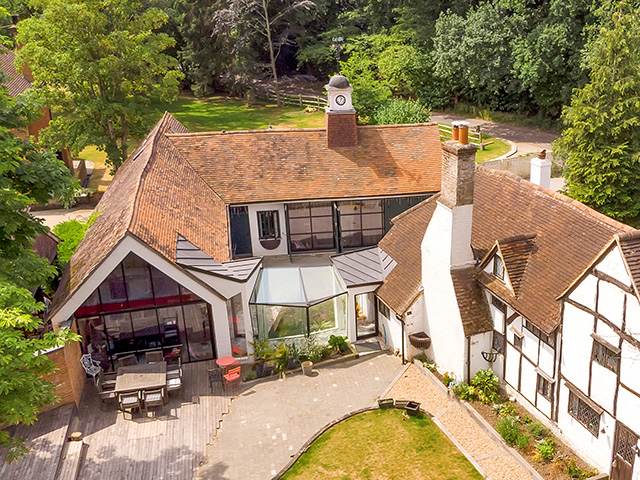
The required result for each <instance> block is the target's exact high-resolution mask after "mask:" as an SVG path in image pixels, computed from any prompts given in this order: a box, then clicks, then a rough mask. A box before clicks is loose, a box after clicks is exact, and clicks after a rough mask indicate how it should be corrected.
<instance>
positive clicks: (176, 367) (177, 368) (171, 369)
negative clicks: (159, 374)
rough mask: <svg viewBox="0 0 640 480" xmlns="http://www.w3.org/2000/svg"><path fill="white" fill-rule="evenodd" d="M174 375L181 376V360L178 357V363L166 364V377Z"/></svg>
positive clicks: (173, 376)
mask: <svg viewBox="0 0 640 480" xmlns="http://www.w3.org/2000/svg"><path fill="white" fill-rule="evenodd" d="M176 375H178V376H180V377H182V360H181V359H180V357H178V363H172V364H169V365H167V378H175V377H176Z"/></svg>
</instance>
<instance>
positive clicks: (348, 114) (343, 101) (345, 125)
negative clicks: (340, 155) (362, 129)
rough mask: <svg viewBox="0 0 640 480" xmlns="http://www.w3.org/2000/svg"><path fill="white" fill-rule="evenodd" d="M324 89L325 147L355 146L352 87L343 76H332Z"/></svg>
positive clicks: (356, 129) (356, 128) (356, 136)
mask: <svg viewBox="0 0 640 480" xmlns="http://www.w3.org/2000/svg"><path fill="white" fill-rule="evenodd" d="M325 88H326V89H327V95H328V98H327V107H326V108H325V121H326V128H327V147H329V148H345V147H355V146H357V145H358V127H357V125H356V111H355V109H354V108H353V104H352V103H351V92H353V87H351V84H350V83H349V80H347V78H346V77H345V76H343V75H334V76H333V77H332V78H331V80H329V83H328V84H327V85H325Z"/></svg>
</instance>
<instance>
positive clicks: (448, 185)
mask: <svg viewBox="0 0 640 480" xmlns="http://www.w3.org/2000/svg"><path fill="white" fill-rule="evenodd" d="M475 160H476V147H475V146H474V145H471V144H466V145H462V144H460V143H458V142H457V141H454V140H449V141H447V142H444V143H443V144H442V191H441V192H442V193H441V197H440V200H441V201H442V202H443V203H444V204H445V205H447V206H449V207H455V206H462V205H472V204H473V176H474V172H475V166H476V162H475Z"/></svg>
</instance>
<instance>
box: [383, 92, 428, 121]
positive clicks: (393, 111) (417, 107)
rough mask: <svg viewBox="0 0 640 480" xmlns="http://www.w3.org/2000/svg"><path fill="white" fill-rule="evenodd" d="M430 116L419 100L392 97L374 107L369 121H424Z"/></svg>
mask: <svg viewBox="0 0 640 480" xmlns="http://www.w3.org/2000/svg"><path fill="white" fill-rule="evenodd" d="M430 118H431V113H430V112H429V110H427V108H426V107H425V106H424V105H422V104H421V103H420V102H418V101H416V100H402V99H398V98H394V99H391V100H387V101H386V102H384V103H383V104H382V105H380V106H379V107H378V108H377V109H376V111H375V112H374V114H373V116H372V117H371V123H373V124H376V125H393V124H401V123H424V122H428V121H429V119H430Z"/></svg>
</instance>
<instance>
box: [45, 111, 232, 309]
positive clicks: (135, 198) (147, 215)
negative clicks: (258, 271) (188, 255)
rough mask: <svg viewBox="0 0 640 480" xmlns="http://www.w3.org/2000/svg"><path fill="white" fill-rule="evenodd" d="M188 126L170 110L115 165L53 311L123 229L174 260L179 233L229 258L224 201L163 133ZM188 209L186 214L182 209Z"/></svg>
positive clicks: (122, 234) (219, 256)
mask: <svg viewBox="0 0 640 480" xmlns="http://www.w3.org/2000/svg"><path fill="white" fill-rule="evenodd" d="M168 131H172V132H186V131H187V129H186V128H185V127H184V126H183V125H182V124H180V122H178V121H177V120H176V119H174V118H173V117H172V116H171V115H169V114H168V113H165V115H164V116H163V117H162V119H161V120H160V121H159V122H158V123H157V124H156V126H155V127H154V128H153V130H151V132H150V133H149V135H148V136H147V137H146V138H145V139H144V140H143V141H142V143H141V144H140V146H139V147H138V149H137V150H136V151H135V152H133V153H132V154H131V155H130V156H129V158H128V159H127V161H126V162H125V163H124V164H123V165H122V166H121V167H120V168H119V169H118V172H117V173H116V175H115V177H114V179H113V181H112V182H111V185H110V186H109V188H108V189H107V191H106V192H105V194H104V195H103V197H102V199H101V200H100V203H98V206H97V207H96V210H97V211H98V212H99V215H98V218H97V219H96V221H95V222H94V224H93V225H92V226H91V228H90V229H89V231H88V232H87V235H86V237H85V238H84V239H83V240H82V242H80V245H78V249H77V250H76V252H75V253H74V255H73V256H72V257H71V260H70V262H69V264H68V265H67V268H66V270H65V272H64V274H63V275H62V279H61V281H60V286H59V287H58V290H57V291H56V295H55V297H54V300H53V309H52V313H51V315H53V314H54V313H55V312H56V311H57V310H58V309H59V308H60V307H61V306H62V305H63V304H64V303H66V301H67V300H68V299H69V297H70V296H71V294H72V293H73V292H74V291H75V290H76V289H77V288H78V287H79V286H80V285H81V284H82V283H83V282H84V281H85V280H86V279H87V278H88V276H89V275H90V274H91V273H92V272H93V271H94V270H95V269H96V268H97V267H98V266H99V265H100V264H101V263H102V261H103V260H104V259H105V258H106V256H107V255H108V254H109V253H110V252H111V251H112V250H113V249H114V248H115V247H116V245H117V244H118V243H119V242H120V241H121V240H122V239H123V238H124V237H125V235H127V234H132V235H134V236H136V237H138V238H139V239H140V240H142V241H143V242H144V243H146V244H147V245H148V246H149V247H151V248H153V249H154V250H156V251H157V252H159V253H160V254H162V255H164V256H165V257H166V258H167V259H168V260H170V261H172V262H175V254H176V241H177V237H178V234H183V235H185V236H188V237H189V238H190V239H191V241H192V242H193V243H195V244H197V245H198V247H199V248H200V249H202V251H203V252H205V253H206V254H208V255H210V256H212V257H213V258H215V259H216V260H218V261H226V260H228V259H229V251H228V247H227V222H226V206H225V204H224V202H222V200H220V198H219V197H218V196H217V195H216V194H215V193H214V192H213V191H212V190H211V189H210V188H209V187H208V185H207V184H206V183H205V182H204V181H203V180H202V179H201V178H200V177H199V176H198V174H197V173H196V172H195V171H194V170H193V168H191V166H190V165H189V163H188V162H186V161H184V159H183V158H182V157H181V156H180V154H179V153H178V152H176V151H175V149H173V148H171V144H170V143H169V142H168V140H167V139H166V137H165V136H164V133H166V132H168ZM186 213H188V214H186Z"/></svg>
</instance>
